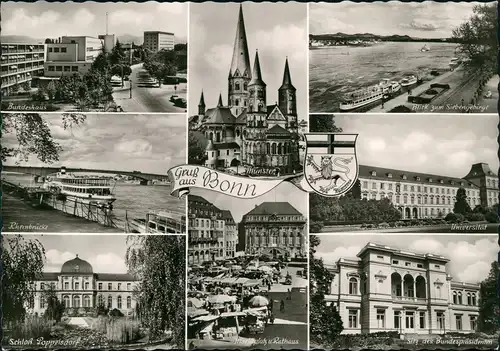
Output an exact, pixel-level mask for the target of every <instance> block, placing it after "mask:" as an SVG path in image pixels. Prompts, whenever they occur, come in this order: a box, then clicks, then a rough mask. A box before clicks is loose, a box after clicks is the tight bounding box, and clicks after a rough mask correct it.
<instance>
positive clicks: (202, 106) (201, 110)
mask: <svg viewBox="0 0 500 351" xmlns="http://www.w3.org/2000/svg"><path fill="white" fill-rule="evenodd" d="M198 114H199V115H200V116H203V115H204V114H205V97H204V96H203V90H202V91H201V96H200V103H199V104H198Z"/></svg>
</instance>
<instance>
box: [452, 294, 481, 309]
mask: <svg viewBox="0 0 500 351" xmlns="http://www.w3.org/2000/svg"><path fill="white" fill-rule="evenodd" d="M464 302H467V305H469V306H477V297H476V293H467V301H464V299H463V298H462V292H461V291H453V303H454V304H455V305H464Z"/></svg>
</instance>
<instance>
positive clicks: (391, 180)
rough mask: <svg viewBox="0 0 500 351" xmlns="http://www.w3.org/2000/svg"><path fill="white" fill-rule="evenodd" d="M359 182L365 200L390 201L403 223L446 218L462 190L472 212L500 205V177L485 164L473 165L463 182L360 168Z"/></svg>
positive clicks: (405, 172) (397, 171) (407, 172)
mask: <svg viewBox="0 0 500 351" xmlns="http://www.w3.org/2000/svg"><path fill="white" fill-rule="evenodd" d="M359 181H360V184H361V196H362V198H363V199H374V200H380V199H382V198H388V199H389V200H391V202H392V203H393V204H394V206H395V207H396V208H397V209H399V210H400V211H401V213H402V216H403V217H402V218H403V219H410V218H438V217H446V215H447V214H448V213H451V212H453V206H454V204H455V195H456V193H457V190H458V189H459V188H463V189H465V192H466V195H467V201H468V203H469V205H470V207H471V208H472V209H474V208H475V207H476V206H477V205H481V206H483V207H491V206H493V205H495V204H498V193H499V189H498V176H497V174H495V173H494V172H493V171H492V170H491V169H490V167H489V165H488V164H486V163H476V164H474V165H472V167H471V169H470V171H469V173H467V175H466V176H465V177H463V178H453V177H448V176H443V175H434V174H424V173H416V172H409V171H402V170H396V169H388V168H381V167H372V166H364V165H360V166H359Z"/></svg>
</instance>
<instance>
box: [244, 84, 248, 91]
mask: <svg viewBox="0 0 500 351" xmlns="http://www.w3.org/2000/svg"><path fill="white" fill-rule="evenodd" d="M247 89H248V85H247V83H246V82H245V83H243V90H244V91H247Z"/></svg>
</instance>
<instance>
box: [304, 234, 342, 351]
mask: <svg viewBox="0 0 500 351" xmlns="http://www.w3.org/2000/svg"><path fill="white" fill-rule="evenodd" d="M320 243H321V241H320V239H319V237H318V236H316V235H311V236H310V239H309V270H310V282H311V286H312V289H311V294H310V311H309V313H310V317H309V325H310V326H309V328H310V329H309V332H310V338H311V340H312V341H314V342H316V343H318V344H320V345H323V346H328V345H329V344H332V343H334V342H335V340H336V338H337V337H338V336H339V335H340V333H341V332H342V331H343V330H344V325H343V323H342V319H341V317H340V314H339V313H338V311H337V309H336V308H335V306H328V305H327V304H326V301H325V295H326V294H329V292H330V285H331V283H332V280H333V278H334V276H333V275H332V273H330V271H329V270H328V269H327V268H325V266H324V265H323V260H322V259H321V258H317V257H315V256H314V254H315V253H316V247H317V246H318V245H319V244H320Z"/></svg>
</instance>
